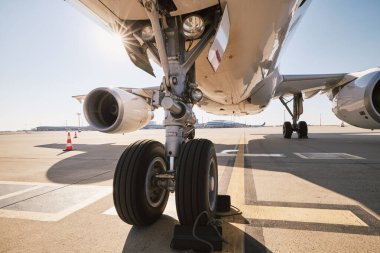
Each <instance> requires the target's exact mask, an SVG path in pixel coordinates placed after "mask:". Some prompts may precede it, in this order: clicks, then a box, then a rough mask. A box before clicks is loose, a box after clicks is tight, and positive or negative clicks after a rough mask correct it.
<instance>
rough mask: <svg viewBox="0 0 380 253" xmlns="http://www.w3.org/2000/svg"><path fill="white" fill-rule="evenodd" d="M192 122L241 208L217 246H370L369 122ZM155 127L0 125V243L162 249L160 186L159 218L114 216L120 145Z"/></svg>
mask: <svg viewBox="0 0 380 253" xmlns="http://www.w3.org/2000/svg"><path fill="white" fill-rule="evenodd" d="M281 133H282V129H281V128H279V127H257V128H242V129H199V130H198V129H197V130H196V138H208V139H210V140H212V141H213V142H214V144H215V148H216V152H217V156H218V165H219V166H218V167H219V193H220V194H229V195H231V198H232V205H233V206H235V207H237V208H238V209H240V210H241V211H242V214H241V215H235V216H231V217H226V218H223V237H224V239H225V240H226V241H227V242H228V243H225V244H224V245H223V252H379V249H380V221H379V214H380V131H379V130H376V131H370V130H364V129H359V128H354V127H351V126H348V127H343V128H342V127H338V126H322V127H310V128H309V139H297V138H296V136H295V134H294V135H293V139H291V140H288V139H283V138H282V134H281ZM71 136H72V137H73V136H74V135H73V133H72V134H71ZM139 139H155V140H158V141H161V142H162V141H164V130H140V131H137V132H134V133H130V134H125V135H121V134H117V135H109V134H102V133H97V132H81V133H78V138H76V139H74V138H73V139H72V142H73V146H74V149H75V150H74V151H70V152H64V151H62V150H63V149H64V148H65V144H66V133H65V132H32V133H18V134H1V135H0V252H173V251H172V250H171V249H170V241H171V239H172V235H173V226H174V225H175V224H177V223H178V219H177V216H176V207H175V202H174V195H173V194H171V196H170V198H169V202H168V205H167V208H166V210H165V213H164V215H163V216H162V218H161V219H160V220H159V221H158V222H156V223H155V224H153V225H152V226H149V227H144V228H140V227H133V226H130V225H128V224H125V223H123V222H122V221H121V220H120V219H119V217H118V216H117V214H116V212H115V209H114V207H113V200H112V179H113V173H114V169H115V166H116V163H117V161H118V159H119V156H120V155H121V153H122V152H123V150H124V149H125V147H126V146H127V145H128V144H130V143H132V142H134V141H136V140H139Z"/></svg>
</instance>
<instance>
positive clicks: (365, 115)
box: [333, 69, 380, 129]
mask: <svg viewBox="0 0 380 253" xmlns="http://www.w3.org/2000/svg"><path fill="white" fill-rule="evenodd" d="M334 93H335V94H334ZM333 94H334V95H335V96H334V98H333V112H334V113H335V115H336V116H337V117H338V118H339V119H341V120H343V121H345V122H347V123H349V124H351V125H354V126H357V127H361V128H367V129H379V128H380V70H379V69H376V70H372V71H369V72H368V73H366V74H364V75H362V76H361V77H359V78H357V79H355V80H354V81H352V82H350V83H349V84H347V85H345V86H343V87H339V88H336V90H333Z"/></svg>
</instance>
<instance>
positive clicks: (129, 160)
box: [113, 140, 169, 226]
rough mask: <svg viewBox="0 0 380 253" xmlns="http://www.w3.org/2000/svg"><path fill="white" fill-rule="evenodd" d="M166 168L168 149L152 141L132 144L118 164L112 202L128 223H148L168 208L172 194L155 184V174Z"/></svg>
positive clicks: (140, 224)
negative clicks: (153, 179) (153, 180)
mask: <svg viewBox="0 0 380 253" xmlns="http://www.w3.org/2000/svg"><path fill="white" fill-rule="evenodd" d="M163 171H166V162H165V148H164V146H163V145H162V144H161V143H159V142H157V141H152V140H142V141H137V142H135V143H133V144H131V145H129V146H128V147H127V148H126V149H125V151H124V153H123V154H122V156H121V157H120V159H119V162H118V163H117V166H116V170H115V175H114V180H113V201H114V205H115V208H116V211H117V214H118V215H119V217H120V218H121V219H122V220H123V221H124V222H126V223H128V224H131V225H136V226H147V225H150V224H152V223H154V222H155V221H156V220H158V219H159V218H160V217H161V215H162V213H163V211H164V210H165V207H166V203H167V201H168V197H169V193H168V191H167V190H164V189H161V188H158V187H157V186H154V184H152V175H153V174H155V173H158V172H163Z"/></svg>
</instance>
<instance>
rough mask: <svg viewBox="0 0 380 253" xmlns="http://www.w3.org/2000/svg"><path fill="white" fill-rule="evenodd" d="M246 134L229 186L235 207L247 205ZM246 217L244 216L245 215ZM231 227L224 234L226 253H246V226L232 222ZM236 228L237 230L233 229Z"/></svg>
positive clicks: (242, 138)
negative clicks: (245, 177)
mask: <svg viewBox="0 0 380 253" xmlns="http://www.w3.org/2000/svg"><path fill="white" fill-rule="evenodd" d="M244 135H245V134H243V135H241V136H240V140H239V145H238V152H237V154H236V158H235V163H234V167H233V169H232V174H231V179H230V184H229V185H228V189H227V194H228V195H230V196H231V198H232V199H231V201H232V204H233V205H236V206H244V205H245V191H244V145H245V136H244ZM243 215H244V214H243ZM230 224H231V225H230V227H228V226H224V228H226V230H225V231H224V232H223V235H224V236H225V239H226V240H227V242H228V244H227V249H224V252H245V248H244V234H245V225H244V224H237V223H233V222H230ZM233 227H235V229H233Z"/></svg>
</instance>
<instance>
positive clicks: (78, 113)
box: [77, 112, 80, 131]
mask: <svg viewBox="0 0 380 253" xmlns="http://www.w3.org/2000/svg"><path fill="white" fill-rule="evenodd" d="M77 115H78V131H80V112H77Z"/></svg>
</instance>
